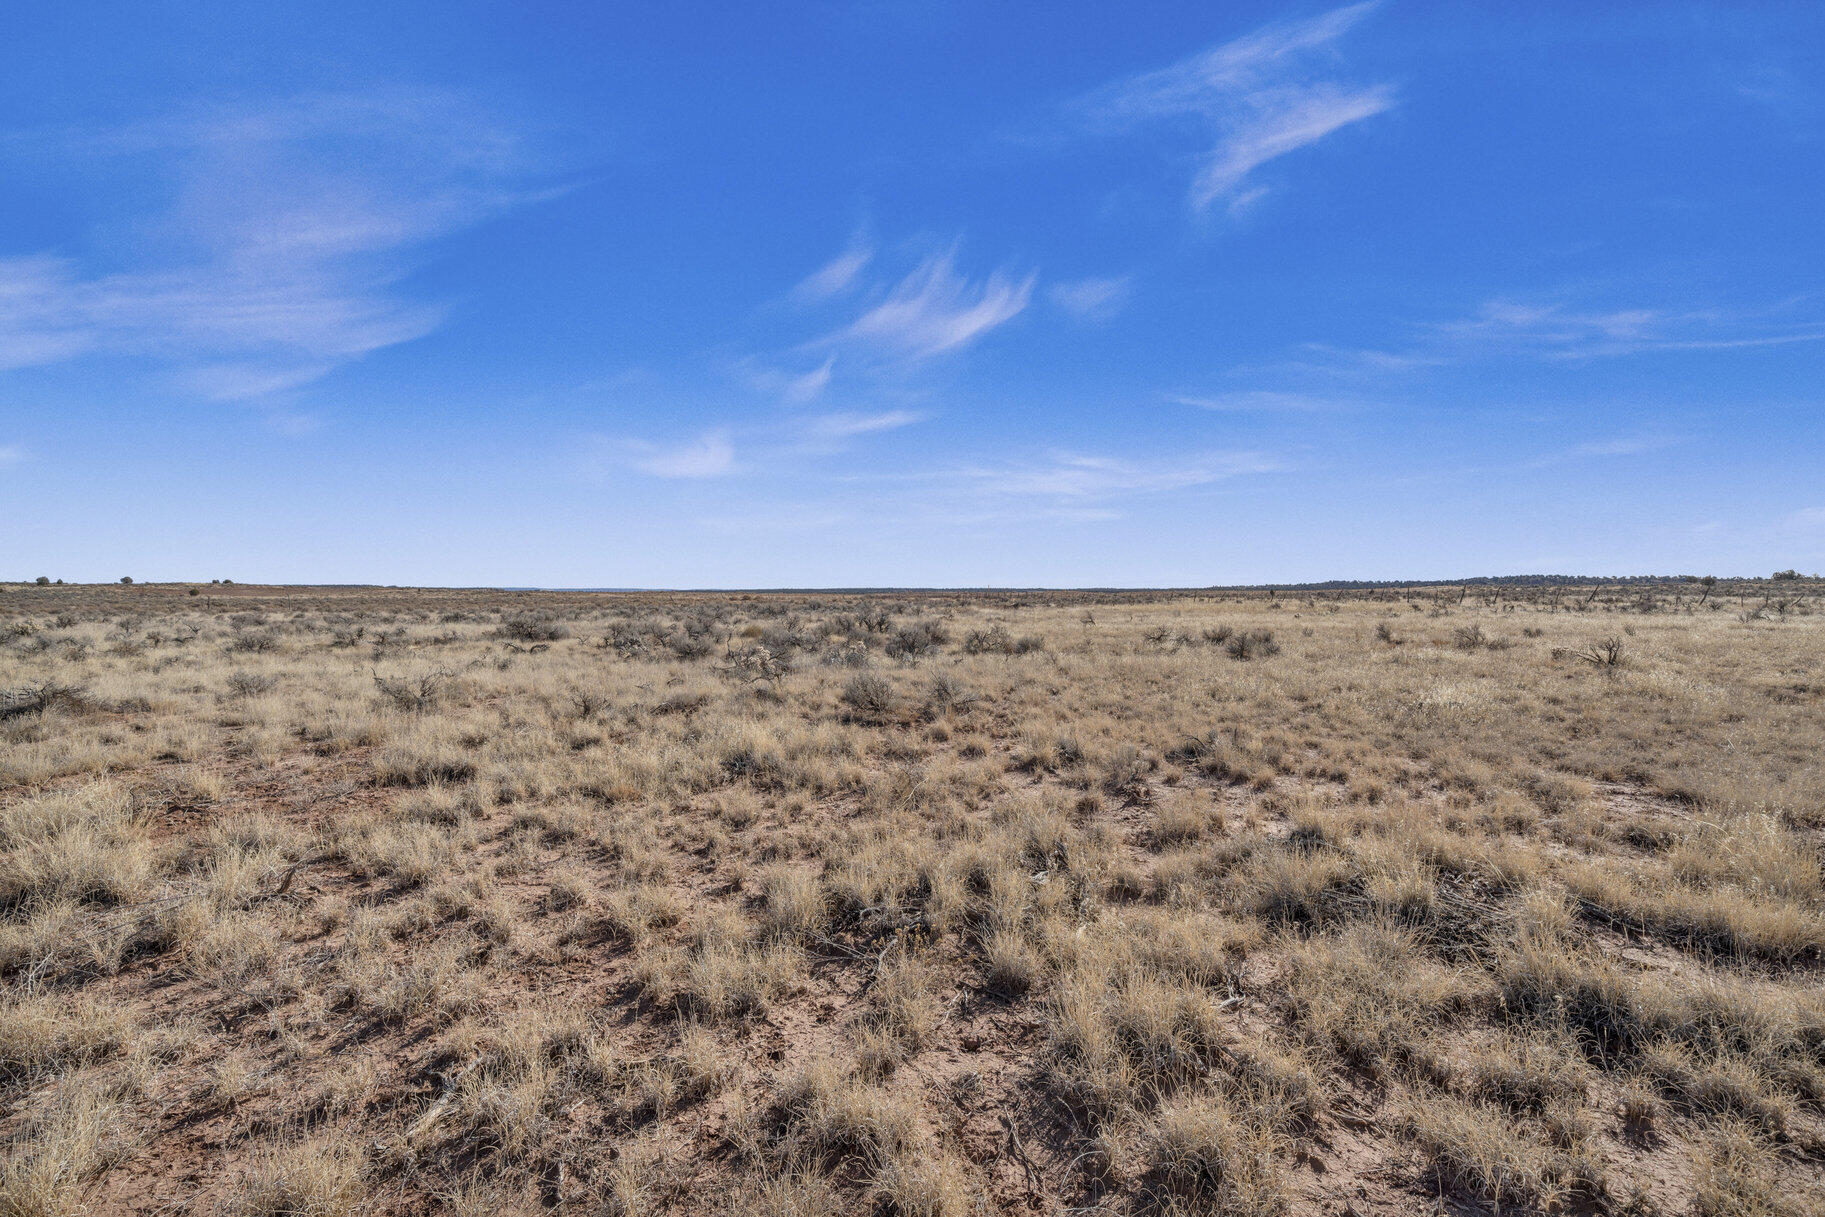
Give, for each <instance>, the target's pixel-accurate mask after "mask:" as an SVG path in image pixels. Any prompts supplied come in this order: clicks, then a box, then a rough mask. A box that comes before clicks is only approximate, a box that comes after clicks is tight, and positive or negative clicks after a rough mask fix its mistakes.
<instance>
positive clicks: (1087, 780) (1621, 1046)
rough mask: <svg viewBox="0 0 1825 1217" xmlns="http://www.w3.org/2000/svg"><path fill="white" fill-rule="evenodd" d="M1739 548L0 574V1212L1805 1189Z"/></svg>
mask: <svg viewBox="0 0 1825 1217" xmlns="http://www.w3.org/2000/svg"><path fill="white" fill-rule="evenodd" d="M1753 603H1754V601H1753V599H1752V591H1751V590H1748V589H1740V588H1739V589H1733V593H1732V590H1731V589H1726V591H1725V592H1723V593H1720V594H1719V595H1718V596H1717V599H1716V601H1714V602H1711V601H1709V598H1708V597H1707V602H1705V603H1695V602H1694V598H1693V597H1691V596H1690V594H1689V593H1688V594H1686V595H1684V596H1683V597H1682V596H1681V595H1680V594H1679V590H1678V589H1677V588H1675V589H1672V590H1671V591H1668V590H1665V589H1663V590H1662V591H1661V592H1660V593H1659V594H1658V595H1657V594H1655V593H1653V592H1649V593H1647V594H1645V595H1644V594H1643V593H1642V592H1641V591H1640V590H1639V589H1632V590H1625V589H1611V590H1609V591H1603V590H1602V589H1598V591H1597V592H1596V593H1595V594H1591V593H1590V592H1589V589H1585V590H1583V591H1576V592H1565V593H1563V594H1562V593H1561V592H1559V591H1555V590H1553V589H1533V590H1531V591H1530V592H1529V593H1527V595H1526V596H1524V597H1520V598H1515V597H1513V596H1512V594H1511V596H1510V598H1508V599H1506V600H1499V601H1498V600H1488V601H1484V600H1481V599H1479V598H1473V597H1471V596H1469V595H1467V594H1461V593H1460V592H1459V591H1458V590H1457V589H1450V590H1449V591H1441V592H1439V593H1436V594H1435V593H1433V592H1429V591H1424V590H1421V591H1403V592H1400V593H1391V592H1381V593H1362V592H1356V593H1329V594H1325V595H1316V594H1314V595H1309V596H1306V595H1301V596H1293V595H1288V594H1281V595H1278V596H1273V597H1270V596H1267V595H1265V594H1258V595H1243V594H1229V595H1223V594H1215V593H1206V594H1198V595H1189V594H1187V595H1179V596H1164V595H1159V594H1154V595H1142V594H1138V593H1136V594H1101V595H1091V594H1066V593H1044V594H1028V595H1012V594H1008V595H992V594H970V595H965V594H955V595H937V594H933V595H912V594H905V595H881V596H842V595H817V596H814V595H794V594H768V595H759V594H756V595H724V596H711V595H695V596H684V595H678V596H660V595H650V596H645V595H560V594H542V593H525V594H517V593H496V592H451V591H399V590H386V591H381V590H379V589H269V588H248V587H236V588H220V587H206V588H202V589H199V594H197V595H190V594H188V589H186V588H181V587H162V586H153V587H138V588H132V589H91V588H55V589H43V590H39V589H22V588H15V587H9V588H7V589H6V590H5V593H4V595H3V596H0V686H3V687H5V688H6V689H9V690H13V691H15V696H14V697H13V698H12V699H11V700H9V701H8V702H7V703H6V704H7V706H8V709H7V711H6V717H5V718H4V720H0V851H3V858H4V862H3V867H0V908H3V909H4V923H3V924H0V970H3V972H4V986H5V996H4V1004H3V1005H0V1103H3V1106H0V1138H4V1155H5V1156H4V1162H3V1163H0V1213H98V1214H106V1213H145V1214H151V1213H218V1212H221V1213H259V1214H281V1213H297V1214H306V1213H308V1214H325V1215H328V1214H345V1213H346V1214H356V1213H361V1214H393V1213H417V1212H424V1211H446V1210H448V1211H453V1212H464V1213H480V1212H487V1213H490V1214H496V1213H508V1212H528V1213H530V1212H541V1211H563V1212H577V1213H648V1212H650V1213H680V1214H710V1213H777V1214H813V1213H846V1212H848V1213H883V1214H919V1215H931V1217H944V1215H950V1214H969V1213H992V1212H993V1213H999V1212H1009V1213H1013V1212H1036V1213H1066V1212H1070V1213H1111V1214H1149V1213H1231V1214H1272V1213H1285V1214H1355V1215H1356V1217H1370V1215H1372V1214H1389V1215H1392V1214H1406V1213H1415V1212H1447V1213H1492V1214H1493V1213H1525V1212H1568V1213H1569V1212H1576V1213H1612V1212H1613V1213H1640V1214H1648V1213H1693V1214H1705V1215H1722V1214H1738V1213H1743V1214H1750V1213H1763V1214H1809V1213H1818V1212H1820V1211H1821V1208H1820V1204H1819V1197H1820V1196H1821V1194H1825V1122H1822V1120H1821V1104H1822V1103H1825V998H1822V997H1821V987H1820V983H1819V981H1820V975H1821V973H1820V969H1821V963H1822V961H1821V951H1822V949H1825V913H1822V910H1825V902H1822V881H1821V869H1820V867H1821V836H1820V833H1821V824H1822V823H1825V798H1822V795H1825V779H1822V778H1821V775H1820V772H1819V769H1818V767H1817V764H1816V760H1815V757H1816V754H1817V750H1818V744H1819V742H1820V741H1821V739H1825V732H1822V731H1821V727H1822V726H1825V670H1822V669H1825V661H1822V660H1821V658H1820V656H1821V647H1820V643H1821V641H1825V631H1822V630H1821V622H1822V621H1825V618H1819V617H1814V616H1811V615H1809V614H1808V613H1807V612H1806V611H1805V610H1804V607H1802V609H1801V610H1800V611H1799V612H1797V613H1790V614H1784V615H1783V616H1782V617H1781V618H1780V619H1779V620H1768V619H1763V618H1758V617H1756V616H1755V615H1754V614H1753V613H1752V612H1751V611H1750V610H1751V609H1752V607H1753ZM1745 606H1747V607H1745ZM1384 626H1385V628H1382V627H1384ZM1470 627H1474V637H1472V635H1471V633H1470ZM1610 639H1615V640H1618V641H1619V643H1620V644H1621V647H1622V657H1621V659H1620V661H1619V662H1616V663H1614V664H1605V663H1600V662H1598V659H1597V658H1596V657H1600V656H1601V654H1602V652H1601V649H1600V648H1599V647H1598V646H1597V645H1596V644H1597V643H1599V642H1602V641H1606V640H1610ZM1238 640H1240V641H1238Z"/></svg>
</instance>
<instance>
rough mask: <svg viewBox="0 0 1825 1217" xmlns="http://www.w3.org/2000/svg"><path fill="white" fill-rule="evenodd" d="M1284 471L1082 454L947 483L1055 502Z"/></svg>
mask: <svg viewBox="0 0 1825 1217" xmlns="http://www.w3.org/2000/svg"><path fill="white" fill-rule="evenodd" d="M1284 467H1285V466H1284V465H1283V464H1282V463H1281V462H1280V461H1279V460H1278V459H1277V458H1275V457H1272V456H1270V455H1268V454H1266V453H1260V452H1217V453H1204V454H1201V455H1196V456H1191V457H1184V458H1177V459H1165V460H1159V461H1153V462H1144V461H1135V460H1130V459H1127V458H1123V457H1110V456H1095V455H1086V454H1083V453H1072V452H1059V453H1053V454H1051V455H1050V456H1048V457H1047V458H1045V459H1044V460H1039V461H1030V462H1025V463H1021V464H1009V465H989V466H969V467H965V468H963V469H960V470H957V471H955V472H953V473H951V474H949V475H947V476H948V477H949V478H951V479H953V480H956V481H959V482H961V483H962V484H963V485H964V486H966V487H967V488H969V489H971V490H974V491H977V492H980V493H984V494H989V495H995V496H1007V497H1015V498H1041V499H1059V500H1102V499H1119V498H1126V497H1131V496H1138V495H1153V494H1162V493H1166V492H1169V491H1174V490H1184V489H1187V488H1189V487H1193V486H1207V485H1210V484H1212V483H1215V482H1221V481H1225V480H1227V479H1230V478H1235V477H1241V476H1244V475H1247V474H1257V473H1272V472H1276V471H1278V470H1281V469H1283V468H1284Z"/></svg>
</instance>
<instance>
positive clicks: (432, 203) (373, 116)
mask: <svg viewBox="0 0 1825 1217" xmlns="http://www.w3.org/2000/svg"><path fill="white" fill-rule="evenodd" d="M5 151H6V154H7V155H8V156H17V155H25V156H56V157H63V158H69V157H78V158H82V159H84V160H85V161H96V162H104V163H106V164H108V165H109V166H110V167H124V168H123V171H125V169H126V168H131V169H133V170H135V171H137V172H142V173H145V174H148V175H149V176H150V178H151V179H153V180H155V181H156V182H157V183H158V189H157V190H155V191H145V192H136V195H135V197H147V196H150V197H158V198H161V199H164V200H166V202H165V203H163V204H162V205H160V206H158V207H155V208H150V209H148V210H147V211H145V212H143V213H140V214H130V215H123V216H119V217H116V221H115V222H116V223H117V224H118V225H120V226H123V228H124V230H125V231H129V232H132V233H134V234H135V235H136V238H137V239H136V240H135V241H134V242H133V243H132V244H131V245H129V246H128V247H127V248H126V250H125V255H124V257H123V256H122V253H121V250H120V249H119V248H118V247H117V248H115V249H114V250H112V251H111V253H110V258H111V261H112V262H113V263H114V264H113V265H111V266H110V267H109V268H108V269H106V270H98V269H95V268H94V267H92V266H91V265H90V263H89V261H88V260H86V259H84V258H81V257H60V256H52V255H50V254H36V255H28V256H25V257H14V258H10V259H5V260H0V368H8V367H11V368H18V367H26V366H33V365H42V364H51V363H58V362H63V361H67V360H72V359H78V358H82V357H85V356H116V357H118V356H126V357H131V358H139V359H144V360H148V361H151V362H152V363H154V364H155V365H157V366H159V367H161V368H163V369H166V370H167V371H169V372H170V373H173V374H175V375H176V376H177V377H178V379H179V380H180V382H181V383H184V384H185V385H187V386H188V387H189V388H190V389H191V390H192V391H194V392H196V393H198V394H199V395H201V396H204V397H209V398H215V399H224V400H253V399H260V398H265V397H269V396H272V395H275V394H279V393H282V392H284V391H286V390H289V389H294V388H297V387H298V386H301V385H304V384H307V383H309V382H310V381H313V380H315V379H317V378H319V377H321V376H323V375H325V374H326V373H328V372H330V371H332V370H333V369H335V368H337V367H339V366H341V365H343V364H346V363H349V362H351V361H354V360H357V359H360V358H362V357H363V356H365V355H368V354H370V353H372V352H374V351H378V350H381V349H383V348H385V347H389V346H394V345H397V344H399V343H403V342H409V341H411V340H413V339H415V338H419V337H423V336H424V335H426V334H428V333H430V332H431V331H433V330H434V329H436V328H437V327H438V326H439V325H440V324H441V323H442V321H443V319H444V316H445V309H444V307H443V306H442V305H441V304H440V303H438V302H435V301H426V300H421V299H415V298H414V297H413V296H412V295H411V294H410V293H408V292H407V291H405V290H404V289H403V288H402V287H401V282H402V280H403V279H404V278H405V276H406V275H407V274H408V273H409V272H410V270H411V269H413V266H414V262H415V259H416V256H417V254H418V253H419V251H420V250H422V248H423V247H425V246H426V245H428V244H429V243H431V242H433V241H435V240H437V239H438V238H440V237H444V236H448V235H450V234H452V233H455V232H458V231H460V230H462V229H464V228H468V227H470V226H473V225H475V224H477V223H480V222H481V221H482V220H484V219H486V218H488V217H489V216H492V215H495V214H498V213H500V212H502V211H504V210H506V209H508V208H511V207H514V206H516V205H519V204H521V203H524V202H526V201H528V200H530V199H532V198H536V197H540V196H541V195H542V194H544V193H549V191H548V190H545V189H543V188H541V187H539V186H537V185H536V184H535V183H534V178H535V176H536V175H537V167H536V165H535V164H534V160H533V157H532V156H531V154H530V152H529V151H528V149H527V146H526V143H525V141H524V140H523V139H522V138H521V137H520V135H519V134H518V133H517V132H516V131H515V130H514V129H513V128H511V127H510V126H509V125H507V124H505V123H503V122H502V121H501V120H499V119H498V118H496V117H495V116H494V115H492V114H491V113H489V112H488V111H487V109H486V108H485V107H483V106H481V105H479V104H478V103H476V102H475V101H474V100H472V99H469V98H466V97H463V96H459V95H457V94H452V93H446V92H439V91H431V90H410V89H403V88H402V89H394V90H390V91H385V92H381V93H374V94H365V95H359V96H356V95H345V94H325V95H315V96H309V97H302V98H293V99H289V100H285V101H279V102H274V103H270V104H268V105H266V106H263V107H254V108H249V107H245V106H242V107H236V108H233V109H226V108H225V109H220V110H211V109H200V110H196V111H192V112H189V113H186V114H181V115H176V116H173V117H170V118H167V119H165V120H162V121H158V122H148V123H142V124H138V125H135V126H132V127H129V128H125V129H120V130H111V131H78V132H71V131H60V132H55V133H26V134H24V135H14V136H12V137H11V138H9V139H8V140H7V141H6V142H5ZM117 244H118V243H117ZM122 263H124V265H122Z"/></svg>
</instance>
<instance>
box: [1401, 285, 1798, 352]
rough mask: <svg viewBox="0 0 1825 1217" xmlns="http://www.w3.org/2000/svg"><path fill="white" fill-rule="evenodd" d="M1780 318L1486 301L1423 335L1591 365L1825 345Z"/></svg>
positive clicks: (1768, 313) (1774, 314) (1766, 313)
mask: <svg viewBox="0 0 1825 1217" xmlns="http://www.w3.org/2000/svg"><path fill="white" fill-rule="evenodd" d="M1778 313H1779V310H1756V311H1736V312H1732V311H1729V310H1724V309H1715V308H1707V309H1667V308H1642V307H1627V308H1609V309H1602V308H1598V309H1581V308H1578V307H1575V306H1572V305H1569V304H1567V303H1564V302H1562V301H1546V302H1537V301H1520V300H1514V299H1502V298H1497V299H1493V300H1489V301H1486V302H1485V303H1484V304H1483V305H1482V306H1481V307H1480V308H1479V309H1478V310H1477V311H1476V312H1475V313H1474V314H1473V315H1471V316H1469V317H1464V318H1459V319H1454V320H1450V321H1443V322H1438V323H1435V324H1433V325H1432V326H1430V327H1428V328H1429V330H1430V336H1431V337H1432V338H1433V339H1434V340H1436V341H1438V342H1440V343H1443V344H1446V345H1450V346H1456V347H1470V348H1475V349H1481V350H1501V351H1516V350H1519V351H1524V352H1533V353H1537V354H1540V355H1544V356H1548V357H1552V358H1559V359H1592V358H1598V357H1602V356H1611V355H1634V354H1638V353H1641V352H1645V351H1717V350H1731V349H1735V348H1743V347H1763V346H1786V345H1788V344H1791V343H1796V342H1819V341H1821V340H1825V323H1820V322H1816V321H1792V320H1783V319H1782V318H1781V317H1780V316H1779V315H1778Z"/></svg>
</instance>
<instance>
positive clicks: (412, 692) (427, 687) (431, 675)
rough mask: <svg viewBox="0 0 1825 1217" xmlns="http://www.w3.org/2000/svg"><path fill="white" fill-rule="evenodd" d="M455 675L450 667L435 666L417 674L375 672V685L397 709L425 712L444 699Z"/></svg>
mask: <svg viewBox="0 0 1825 1217" xmlns="http://www.w3.org/2000/svg"><path fill="white" fill-rule="evenodd" d="M453 675H454V673H452V672H451V671H450V670H449V669H448V668H434V669H432V670H431V671H429V672H420V673H417V674H415V675H400V676H382V675H381V674H380V673H378V672H376V673H374V687H375V688H377V689H379V690H380V693H381V696H382V697H385V698H386V699H387V700H388V701H389V702H391V703H392V704H393V706H394V708H395V709H398V710H404V711H406V712H407V713H409V714H423V713H424V712H425V711H427V710H429V709H431V708H432V707H433V706H435V705H437V703H438V702H439V701H441V700H443V696H444V693H445V691H446V690H447V689H448V688H449V685H450V679H451V677H452V676H453Z"/></svg>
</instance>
